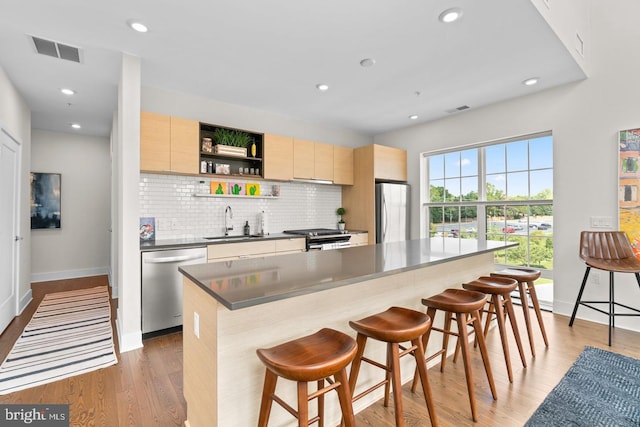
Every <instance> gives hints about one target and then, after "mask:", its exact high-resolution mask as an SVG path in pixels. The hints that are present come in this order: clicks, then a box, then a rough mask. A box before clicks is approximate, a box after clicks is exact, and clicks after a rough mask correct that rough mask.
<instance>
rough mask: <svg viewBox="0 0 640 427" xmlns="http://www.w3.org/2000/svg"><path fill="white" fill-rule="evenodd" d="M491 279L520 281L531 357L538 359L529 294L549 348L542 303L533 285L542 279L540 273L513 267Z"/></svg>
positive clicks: (530, 269) (493, 274) (497, 273)
mask: <svg viewBox="0 0 640 427" xmlns="http://www.w3.org/2000/svg"><path fill="white" fill-rule="evenodd" d="M491 277H506V278H507V279H514V280H517V281H518V291H519V292H520V301H521V304H522V312H523V313H524V323H525V325H526V326H527V335H528V336H529V346H530V347H531V355H532V356H533V357H536V348H535V344H534V343H533V330H532V328H531V318H530V316H529V302H528V299H527V294H529V296H530V297H531V303H532V305H533V310H534V311H535V312H536V317H537V318H538V325H539V326H540V331H541V332H542V339H543V340H544V345H545V347H549V340H548V339H547V331H546V330H545V329H544V321H543V320H542V312H541V311H540V303H539V302H538V295H537V294H536V287H535V285H534V284H533V282H534V281H536V280H537V279H538V278H539V277H540V271H539V270H534V269H533V268H524V267H512V268H507V269H504V270H500V271H497V272H495V273H491Z"/></svg>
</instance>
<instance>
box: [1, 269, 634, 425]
mask: <svg viewBox="0 0 640 427" xmlns="http://www.w3.org/2000/svg"><path fill="white" fill-rule="evenodd" d="M100 285H107V278H106V276H99V277H90V278H82V279H73V280H62V281H56V282H46V283H34V284H33V286H32V289H33V301H32V302H31V304H29V307H27V309H26V310H25V311H24V313H23V314H22V315H21V316H19V317H17V318H16V319H14V321H13V322H12V323H11V325H10V326H9V327H8V328H7V330H5V331H4V333H3V334H2V335H0V357H2V360H4V358H5V357H6V355H7V354H8V353H9V351H10V350H11V347H12V346H13V343H14V342H15V340H16V339H17V337H18V336H19V335H20V333H21V332H22V330H23V328H24V327H25V325H26V324H27V323H28V321H29V319H30V318H31V315H32V314H33V312H34V311H35V309H36V307H37V306H38V304H39V303H40V301H41V300H42V297H43V295H44V293H48V292H58V291H62V290H68V289H78V288H86V287H93V286H100ZM112 307H113V310H114V313H115V304H112ZM516 312H517V313H520V314H519V316H521V310H519V307H518V308H517V309H516ZM113 317H114V318H115V315H114V316H113ZM544 318H545V325H546V327H547V334H548V335H549V341H550V347H549V348H548V349H545V347H544V344H543V343H542V337H541V336H540V335H539V331H536V333H537V335H536V336H535V339H536V344H537V346H536V354H537V356H536V358H535V359H534V358H532V357H531V353H530V351H529V348H528V346H527V342H526V339H524V344H525V354H526V356H527V363H528V367H527V368H523V367H522V364H521V363H520V360H519V357H518V355H517V351H516V348H515V342H510V346H511V347H510V348H511V361H512V365H513V368H514V381H513V383H512V384H511V383H509V381H508V379H507V373H506V368H505V365H504V359H503V356H502V348H501V346H500V337H499V335H498V333H497V330H496V331H491V332H490V334H489V338H488V340H487V344H488V347H489V351H490V357H491V366H492V369H493V373H494V378H495V382H496V388H497V391H498V400H497V401H494V400H493V399H492V398H491V393H490V391H489V386H488V384H487V380H486V377H485V376H484V371H483V369H482V364H481V361H480V357H479V354H477V350H474V351H473V353H474V354H473V355H472V356H473V364H474V366H473V370H474V379H475V381H474V383H475V384H476V399H477V405H478V414H479V419H478V422H477V423H474V422H473V421H472V420H471V411H470V408H469V399H468V396H467V389H466V383H465V379H464V378H465V377H464V369H463V365H462V361H461V360H459V361H458V363H455V364H454V363H452V361H451V359H449V360H448V361H447V366H446V369H445V372H444V373H440V371H439V366H436V367H433V368H431V369H430V370H429V376H430V380H431V387H432V391H433V395H434V400H435V407H436V411H437V415H438V419H439V422H440V425H441V426H518V425H523V424H524V423H525V422H526V420H527V419H528V418H529V417H530V416H531V414H532V413H533V411H534V410H535V409H536V408H537V407H538V405H539V404H540V403H541V402H542V400H543V399H544V398H545V396H546V395H547V394H548V393H549V392H550V391H551V389H552V388H553V387H554V386H555V385H556V384H557V383H558V381H560V379H561V378H562V376H563V375H564V373H565V372H566V371H567V369H569V367H570V366H571V365H572V364H573V362H574V361H575V359H576V357H577V356H578V355H579V354H580V352H581V351H582V350H583V348H584V347H585V346H587V345H590V346H594V347H600V348H603V349H605V350H610V351H615V352H617V353H621V354H625V355H627V356H631V357H635V358H640V333H635V332H630V331H625V330H622V329H617V330H615V331H614V338H613V346H612V347H608V346H607V327H606V326H605V325H600V324H595V323H590V322H585V321H580V320H576V322H575V324H574V326H573V328H569V326H568V318H567V317H565V316H560V315H554V314H551V313H544ZM518 320H519V325H522V326H521V329H524V328H523V325H524V323H523V322H522V319H521V318H519V319H518ZM434 333H435V332H434ZM114 336H115V329H114ZM523 338H524V336H523ZM116 345H117V344H116ZM418 389H419V387H418ZM403 401H404V413H405V422H406V425H407V426H429V425H430V422H429V416H428V413H427V409H426V407H425V404H424V400H423V397H422V393H421V392H420V391H418V392H417V393H415V394H412V393H411V391H410V384H406V385H405V386H404V387H403ZM0 403H2V404H6V403H27V404H30V403H69V404H70V417H71V420H70V421H71V422H70V425H71V426H163V427H164V426H180V425H182V424H183V423H184V421H185V419H186V403H185V401H184V398H183V397H182V334H181V333H174V334H169V335H164V336H161V337H156V338H151V339H148V340H145V341H144V348H142V349H138V350H134V351H130V352H127V353H123V354H119V355H118V364H117V365H115V366H111V367H108V368H105V369H101V370H99V371H96V372H92V373H88V374H84V375H80V376H77V377H74V378H69V379H66V380H61V381H57V382H55V383H51V384H46V385H43V386H39V387H34V388H32V389H28V390H24V391H20V392H16V393H12V394H9V395H5V396H0ZM255 404H256V405H258V404H259V402H255ZM392 407H393V405H391V406H390V407H389V408H385V407H384V406H383V405H382V401H379V402H377V403H376V404H374V405H372V406H371V407H369V408H367V409H365V410H364V411H362V412H361V413H359V414H357V415H356V422H357V425H359V426H375V427H386V426H394V425H395V421H394V414H393V408H392ZM220 427H236V426H220ZM240 427H242V426H240Z"/></svg>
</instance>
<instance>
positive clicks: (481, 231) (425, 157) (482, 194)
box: [420, 131, 555, 279]
mask: <svg viewBox="0 0 640 427" xmlns="http://www.w3.org/2000/svg"><path fill="white" fill-rule="evenodd" d="M543 137H551V150H552V153H553V133H552V132H551V131H543V132H536V133H532V134H527V135H521V136H514V137H509V138H504V139H497V140H492V141H487V142H481V143H474V144H469V145H465V146H456V147H452V148H446V149H439V150H433V151H426V152H422V153H420V236H421V238H423V239H424V238H430V232H431V230H430V227H429V225H430V224H431V221H430V216H429V209H430V208H432V207H442V208H443V209H445V208H447V207H457V208H461V207H465V206H471V207H476V218H477V220H476V223H477V230H476V238H477V239H478V240H479V241H486V240H487V226H486V224H487V215H486V208H487V206H502V207H503V208H504V207H506V208H509V207H512V206H544V205H549V206H550V207H551V209H552V211H553V207H554V203H553V182H552V188H551V191H552V197H551V199H530V198H528V199H525V200H521V199H516V200H510V199H509V197H510V196H509V192H508V188H507V187H506V186H505V188H507V191H506V192H505V198H504V199H502V200H487V194H486V188H487V173H486V169H487V168H486V148H487V147H490V146H495V145H505V146H506V144H509V143H512V142H521V141H530V140H534V139H538V138H543ZM471 149H477V150H478V151H477V160H478V165H477V173H478V189H477V191H478V200H468V201H464V200H462V199H463V194H460V197H459V200H458V201H455V202H452V201H446V200H445V199H446V196H445V195H444V194H443V200H441V201H438V202H432V201H431V200H430V186H431V182H432V181H431V180H430V177H429V159H430V158H431V157H433V156H438V155H443V156H446V155H447V154H450V153H462V152H464V151H467V150H471ZM506 156H507V149H506V147H505V172H504V174H505V175H506V174H507V173H510V172H513V171H509V170H508V163H506ZM530 159H531V153H530V152H529V153H528V154H527V169H526V172H527V173H528V174H529V175H528V176H529V177H528V182H527V185H528V194H529V195H528V196H527V197H531V194H530V191H531V177H530V174H531V172H532V171H538V170H549V169H551V173H552V176H553V168H554V165H553V161H552V162H551V166H550V168H547V167H543V168H540V167H537V168H534V169H532V168H531V161H530ZM444 164H446V162H444ZM446 177H447V172H446V170H444V171H443V177H442V179H443V188H446ZM455 178H457V179H462V178H463V176H462V173H460V175H459V176H457V177H454V179H455ZM449 179H451V178H449ZM507 183H508V181H507ZM460 191H462V190H460ZM529 218H530V217H528V219H527V222H526V224H527V227H529V226H530V219H529ZM506 221H507V220H506V219H505V223H506ZM462 234H463V233H462V230H459V235H458V236H457V238H458V239H461V238H462ZM554 234H555V233H552V235H551V236H549V238H551V239H552V240H553V236H554ZM502 235H503V238H504V239H505V241H506V240H507V238H508V237H509V235H508V234H505V233H503V234H502ZM519 236H521V237H526V240H527V245H528V248H527V258H528V259H527V264H528V265H529V264H530V259H529V256H530V250H529V248H530V243H531V239H532V238H533V239H536V238H539V237H535V236H531V235H530V228H529V230H527V233H526V234H525V235H519ZM496 266H497V267H498V268H500V267H509V266H510V265H507V264H498V263H496ZM511 267H513V265H511ZM536 268H538V267H536ZM541 272H542V277H545V278H549V279H553V269H541Z"/></svg>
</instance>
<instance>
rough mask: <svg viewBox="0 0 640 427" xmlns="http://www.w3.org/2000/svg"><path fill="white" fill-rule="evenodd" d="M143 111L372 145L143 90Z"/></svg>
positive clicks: (265, 114) (314, 126) (274, 117)
mask: <svg viewBox="0 0 640 427" xmlns="http://www.w3.org/2000/svg"><path fill="white" fill-rule="evenodd" d="M141 108H142V111H150V112H153V113H159V114H166V115H170V116H177V117H183V118H185V119H192V120H198V121H201V122H204V123H211V124H215V125H220V126H228V127H232V128H238V129H244V130H250V131H254V132H259V133H272V134H276V135H286V136H291V137H294V138H301V139H309V140H312V141H318V142H324V143H327V144H333V145H342V146H344V147H360V146H362V145H368V144H371V143H372V141H373V138H372V137H370V136H367V135H362V134H359V133H357V132H354V131H350V130H348V129H340V128H335V127H329V126H323V125H322V124H319V123H312V122H308V121H303V120H297V119H292V118H290V117H287V116H284V115H281V114H276V113H273V112H269V111H261V110H256V109H252V108H248V107H243V106H239V105H232V104H226V103H224V102H220V101H216V100H213V99H207V98H203V97H199V96H193V95H187V94H184V93H179V92H171V91H168V90H164V89H158V88H153V87H147V86H145V87H143V88H142V100H141Z"/></svg>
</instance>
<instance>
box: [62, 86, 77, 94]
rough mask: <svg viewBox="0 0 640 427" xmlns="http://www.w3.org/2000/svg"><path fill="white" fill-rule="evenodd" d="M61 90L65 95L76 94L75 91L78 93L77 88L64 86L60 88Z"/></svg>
mask: <svg viewBox="0 0 640 427" xmlns="http://www.w3.org/2000/svg"><path fill="white" fill-rule="evenodd" d="M60 92H62V93H64V94H65V95H69V96H71V95H75V93H76V91H75V90H73V89H67V88H64V87H63V88H62V89H60Z"/></svg>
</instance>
